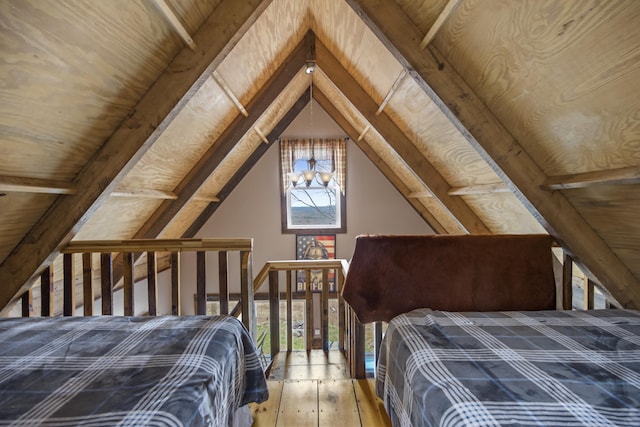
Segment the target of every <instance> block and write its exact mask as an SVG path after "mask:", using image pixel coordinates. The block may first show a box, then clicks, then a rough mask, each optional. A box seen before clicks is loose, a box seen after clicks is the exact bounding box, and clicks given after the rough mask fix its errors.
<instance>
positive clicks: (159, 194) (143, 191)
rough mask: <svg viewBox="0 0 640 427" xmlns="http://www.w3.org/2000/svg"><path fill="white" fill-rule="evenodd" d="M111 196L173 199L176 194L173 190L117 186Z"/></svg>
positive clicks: (176, 196)
mask: <svg viewBox="0 0 640 427" xmlns="http://www.w3.org/2000/svg"><path fill="white" fill-rule="evenodd" d="M111 197H140V198H145V199H162V200H175V199H177V198H178V195H177V194H176V193H174V192H173V191H164V190H154V189H152V188H122V187H120V188H118V189H117V190H116V191H114V192H112V193H111Z"/></svg>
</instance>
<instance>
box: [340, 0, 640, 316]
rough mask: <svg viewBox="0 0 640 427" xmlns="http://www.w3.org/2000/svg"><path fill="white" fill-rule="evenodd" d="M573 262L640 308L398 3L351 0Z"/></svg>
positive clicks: (572, 212)
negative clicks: (430, 51)
mask: <svg viewBox="0 0 640 427" xmlns="http://www.w3.org/2000/svg"><path fill="white" fill-rule="evenodd" d="M346 1H347V3H348V4H349V5H350V6H351V7H352V8H353V9H354V10H355V12H356V13H357V14H358V16H360V18H361V19H362V20H363V22H364V23H365V24H366V25H367V26H368V27H369V28H370V29H371V30H372V31H373V32H374V33H375V34H376V36H377V37H378V38H379V39H380V41H381V42H382V43H383V44H384V45H385V46H386V47H387V48H388V49H389V50H390V52H391V53H392V54H393V55H394V56H395V58H396V59H397V60H398V61H399V62H400V63H401V64H402V66H404V67H406V68H408V69H409V70H415V71H410V74H411V76H412V77H413V79H414V80H415V81H416V82H417V83H418V85H420V87H421V88H422V89H423V90H424V91H425V93H426V94H427V95H428V96H429V97H430V98H431V100H432V101H433V103H434V105H436V106H437V107H438V108H440V110H441V111H442V112H443V114H445V115H446V116H447V117H448V118H449V120H450V121H451V122H452V123H453V124H454V125H455V126H456V127H457V128H458V129H459V130H460V132H461V133H462V134H463V135H464V136H465V137H466V138H467V140H468V141H469V143H470V144H471V145H472V146H473V147H474V148H475V149H476V150H477V151H478V153H479V154H480V155H481V156H482V157H483V158H484V159H485V160H486V161H487V163H488V164H489V165H490V166H491V167H492V168H493V169H494V171H495V172H496V173H497V174H498V175H499V176H500V178H501V179H502V180H503V181H504V182H505V183H507V185H508V186H509V187H510V188H511V189H512V190H513V191H514V194H515V195H516V196H517V197H518V198H519V199H520V201H521V202H522V203H523V204H524V205H525V206H526V207H527V208H528V210H529V211H530V212H531V213H532V214H533V215H534V216H535V217H536V218H537V219H538V221H539V222H540V223H541V224H542V225H543V226H544V227H545V229H546V230H547V231H548V232H549V234H551V235H552V236H553V237H554V238H555V239H556V240H557V241H558V242H559V243H560V244H561V245H562V247H563V248H564V249H565V250H566V251H567V252H568V253H569V254H570V255H571V257H572V258H573V260H574V262H575V263H576V264H578V265H579V266H581V268H583V269H584V270H586V271H588V272H589V275H591V276H592V277H594V278H596V279H597V280H598V281H599V282H600V283H602V284H603V285H604V286H605V287H606V288H607V290H608V291H609V292H611V294H612V296H613V297H614V298H615V299H616V300H617V301H618V302H619V303H620V304H621V305H622V306H623V307H628V308H640V283H639V281H638V279H637V278H636V277H634V275H633V274H632V273H631V271H630V270H629V269H628V268H627V266H626V265H624V263H622V261H621V260H620V258H618V257H617V256H616V254H615V253H614V252H613V251H612V250H611V248H610V247H609V246H607V244H606V243H605V242H604V241H603V240H602V238H601V237H600V236H599V235H598V234H597V233H596V232H595V231H594V230H593V228H592V227H591V226H590V225H589V223H587V222H586V221H585V220H584V218H583V217H582V216H581V215H580V213H579V212H578V211H577V210H576V209H575V208H574V207H573V205H571V203H570V202H569V201H568V200H567V199H566V198H565V197H564V196H563V195H562V194H561V193H560V192H547V191H544V190H542V189H540V186H541V185H542V183H543V182H545V181H546V178H547V177H546V176H545V174H544V173H543V171H542V170H541V169H540V167H539V166H538V165H537V164H536V163H535V161H534V160H533V159H532V158H531V157H530V156H529V155H528V154H527V153H526V152H525V151H524V149H523V148H522V147H521V146H520V144H519V143H518V141H516V140H515V139H514V137H513V136H512V135H511V134H510V133H509V132H508V131H507V130H506V129H505V128H504V126H502V124H501V123H500V122H499V121H498V119H497V118H496V117H495V116H494V115H493V114H492V113H491V111H489V110H488V109H487V107H486V104H484V103H483V102H482V100H481V99H480V98H479V97H478V96H477V95H476V94H475V93H474V92H473V90H472V89H471V88H470V87H469V85H467V84H466V82H464V81H463V80H462V78H461V77H460V76H459V75H458V74H457V73H456V72H455V70H454V69H453V68H452V67H451V65H450V64H448V63H446V61H444V60H443V63H444V66H442V64H440V63H439V62H438V61H436V60H435V58H433V56H431V55H427V54H425V53H424V52H423V51H422V50H421V49H419V40H420V39H421V35H420V31H419V30H418V29H417V28H416V27H415V25H414V24H413V23H412V22H411V20H410V19H409V18H408V17H407V16H406V14H405V13H404V12H403V11H402V10H401V9H400V8H399V7H398V5H397V4H396V3H395V2H387V1H382V0H346Z"/></svg>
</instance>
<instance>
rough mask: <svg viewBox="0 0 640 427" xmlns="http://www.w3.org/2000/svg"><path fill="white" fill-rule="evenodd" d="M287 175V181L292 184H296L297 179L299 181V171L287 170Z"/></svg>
mask: <svg viewBox="0 0 640 427" xmlns="http://www.w3.org/2000/svg"><path fill="white" fill-rule="evenodd" d="M287 176H288V177H289V182H290V183H291V185H292V186H294V187H295V186H296V185H298V181H300V176H301V175H300V172H289V173H288V174H287Z"/></svg>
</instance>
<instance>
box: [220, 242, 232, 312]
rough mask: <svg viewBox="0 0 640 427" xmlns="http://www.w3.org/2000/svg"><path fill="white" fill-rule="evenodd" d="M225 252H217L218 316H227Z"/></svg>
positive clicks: (227, 287)
mask: <svg viewBox="0 0 640 427" xmlns="http://www.w3.org/2000/svg"><path fill="white" fill-rule="evenodd" d="M228 269H229V266H228V260H227V251H220V252H218V289H219V291H218V293H219V295H220V314H229V274H228Z"/></svg>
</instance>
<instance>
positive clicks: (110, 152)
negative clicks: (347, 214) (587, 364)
mask: <svg viewBox="0 0 640 427" xmlns="http://www.w3.org/2000/svg"><path fill="white" fill-rule="evenodd" d="M0 8H1V10H2V14H1V18H0V19H1V22H2V26H1V27H0V31H1V32H2V40H3V42H2V47H1V49H2V58H3V61H2V65H1V68H0V70H1V71H0V73H1V75H2V81H3V84H2V87H1V88H0V96H1V97H2V104H1V107H0V108H2V123H1V124H0V129H1V135H2V142H1V146H0V150H1V151H0V154H1V160H0V194H2V195H3V196H2V197H0V237H1V238H0V262H1V263H2V264H1V265H0V307H6V306H7V304H8V303H9V302H10V301H12V300H13V299H15V298H16V297H18V296H19V295H20V294H21V292H23V291H24V290H25V288H26V287H27V286H28V285H29V284H30V283H31V282H32V280H31V278H33V277H35V276H34V275H35V274H37V273H38V271H39V270H40V269H41V268H42V267H43V266H44V265H45V264H47V263H50V262H52V261H54V260H55V259H56V257H57V255H58V251H59V250H60V249H61V248H62V247H64V245H65V244H66V243H68V242H69V241H70V240H72V239H76V240H83V239H122V238H156V237H182V236H185V237H188V236H192V235H194V234H195V232H196V231H197V230H198V229H199V227H200V226H201V225H202V224H204V222H205V221H206V220H207V219H208V218H209V217H210V215H211V214H212V213H213V212H214V211H215V210H216V209H217V207H218V206H220V204H221V203H222V202H223V201H224V199H225V198H226V196H227V195H228V194H229V193H230V192H231V191H232V190H233V188H234V186H235V185H236V184H237V183H238V182H239V180H240V179H242V177H243V176H244V174H246V173H247V171H248V170H249V169H250V168H251V166H252V165H253V164H255V162H256V161H257V159H259V158H260V156H261V155H262V154H263V153H264V152H265V151H266V150H267V149H268V148H269V147H270V145H271V144H273V142H274V141H275V140H276V139H277V138H278V136H279V135H280V133H281V132H282V131H283V130H284V129H285V128H286V127H287V125H288V124H289V123H290V122H291V121H292V120H293V119H294V118H295V116H296V115H297V114H298V113H299V112H300V111H301V110H302V108H303V107H304V106H305V105H306V103H307V102H309V96H310V93H309V87H310V83H311V79H313V97H314V100H315V101H314V102H317V103H318V104H319V105H320V106H322V108H324V109H325V110H326V111H327V112H328V113H329V115H330V116H331V117H332V118H333V119H334V120H335V121H336V122H337V123H338V124H339V125H340V126H341V127H342V128H343V129H344V130H345V132H346V133H347V134H349V135H350V136H351V140H352V141H353V142H354V143H355V144H357V145H358V147H360V149H362V151H363V152H364V153H365V154H366V155H367V156H368V157H369V159H370V160H371V161H372V162H373V163H375V164H376V166H378V168H379V169H380V171H381V172H382V173H384V174H385V176H387V178H388V179H389V180H390V181H391V182H392V183H393V184H394V185H395V186H396V188H397V189H398V191H400V192H401V193H402V194H403V195H404V196H405V197H406V198H407V200H408V201H409V202H410V203H411V205H412V206H413V207H414V208H415V209H416V211H417V212H418V213H420V215H421V216H422V217H423V218H424V219H425V221H427V222H428V223H429V224H430V225H431V227H432V228H433V229H434V230H435V231H436V232H439V233H544V232H548V233H550V234H552V235H553V236H554V237H555V238H556V240H557V241H558V242H559V243H560V244H561V246H562V247H563V248H564V249H565V251H566V252H568V253H569V254H571V255H572V257H573V258H574V259H575V261H576V262H577V263H578V264H579V265H580V266H581V267H582V268H583V269H584V270H585V271H587V272H588V274H589V275H590V277H591V278H592V279H594V280H596V281H597V282H598V283H600V284H601V285H602V286H603V287H604V288H605V290H606V291H607V292H609V293H610V294H611V296H612V297H613V298H614V299H615V300H616V301H617V302H618V303H619V304H620V305H621V306H625V307H636V308H639V307H640V282H639V280H640V219H639V218H640V214H639V213H640V183H639V182H640V178H639V176H640V131H639V129H640V114H639V112H640V4H639V3H638V2H636V1H634V0H626V1H607V2H603V1H583V0H571V1H564V2H558V1H552V0H549V1H539V0H531V1H518V2H513V1H509V0H489V1H477V0H439V1H433V2H417V1H414V0H396V1H395V2H394V1H382V0H300V1H298V0H296V1H292V0H272V1H257V0H250V1H243V2H238V1H233V0H222V1H206V0H188V1H178V0H149V1H139V2H130V1H128V0H121V1H116V0H114V1H110V2H92V1H85V2H41V1H38V0H20V1H10V0H5V1H3V2H0ZM309 60H314V61H315V62H316V65H317V67H316V72H314V73H313V75H311V76H310V75H307V74H305V73H304V65H305V63H306V62H307V61H309Z"/></svg>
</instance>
